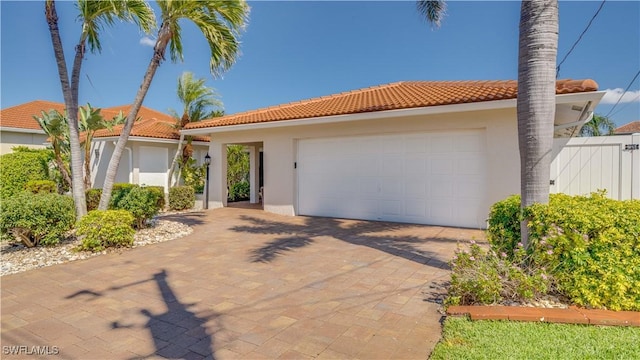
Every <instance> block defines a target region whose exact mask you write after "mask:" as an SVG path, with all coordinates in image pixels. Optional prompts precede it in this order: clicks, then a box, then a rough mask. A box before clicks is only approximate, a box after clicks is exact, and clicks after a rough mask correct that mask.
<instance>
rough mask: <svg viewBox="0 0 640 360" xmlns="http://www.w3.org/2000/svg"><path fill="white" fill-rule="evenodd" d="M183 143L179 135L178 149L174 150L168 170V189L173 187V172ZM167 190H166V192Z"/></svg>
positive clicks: (182, 138)
mask: <svg viewBox="0 0 640 360" xmlns="http://www.w3.org/2000/svg"><path fill="white" fill-rule="evenodd" d="M183 141H184V135H182V134H180V140H178V148H177V149H176V154H175V155H174V156H173V160H172V161H171V167H170V168H169V188H171V187H173V171H174V169H175V168H176V166H177V165H178V159H179V158H180V154H181V151H180V150H181V149H182V142H183ZM168 191H169V189H167V192H168ZM167 204H168V202H167Z"/></svg>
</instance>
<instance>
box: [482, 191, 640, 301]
mask: <svg viewBox="0 0 640 360" xmlns="http://www.w3.org/2000/svg"><path fill="white" fill-rule="evenodd" d="M519 202H520V199H519V197H512V198H509V199H506V200H505V201H503V202H501V204H499V205H498V204H496V205H494V207H493V208H492V212H491V214H492V217H493V216H494V215H496V219H490V220H489V231H488V233H489V241H490V242H491V244H492V245H493V247H494V249H509V248H512V247H513V246H514V243H515V244H517V243H518V242H519V241H520V230H519V226H518V227H517V228H516V227H515V224H516V223H519V221H520V215H519V214H520V211H519V209H518V210H515V209H514V208H515V207H516V206H517V207H518V208H519ZM516 204H517V205H516ZM508 214H515V215H511V216H508ZM524 215H526V216H527V217H528V218H529V219H530V222H529V227H530V235H529V236H530V242H531V247H530V250H529V252H530V256H531V259H532V262H533V263H535V264H536V265H537V266H540V267H546V268H547V269H548V271H549V272H550V274H551V275H553V277H554V278H555V281H556V286H557V288H558V290H559V291H560V293H561V294H562V295H564V296H566V297H568V298H569V299H570V300H571V301H572V302H574V303H575V304H578V305H583V306H589V307H596V308H608V309H611V310H640V201H638V200H627V201H618V200H612V199H608V198H606V197H605V196H604V194H603V193H594V194H591V195H590V196H568V195H564V194H553V195H551V197H550V201H549V204H548V205H542V204H535V205H533V206H531V207H529V208H527V209H525V210H524ZM499 218H500V219H499ZM516 229H517V231H516ZM516 246H517V245H516ZM496 251H498V250H496Z"/></svg>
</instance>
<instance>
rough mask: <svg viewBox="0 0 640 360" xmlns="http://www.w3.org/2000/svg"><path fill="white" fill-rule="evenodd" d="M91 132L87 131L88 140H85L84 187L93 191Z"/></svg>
mask: <svg viewBox="0 0 640 360" xmlns="http://www.w3.org/2000/svg"><path fill="white" fill-rule="evenodd" d="M90 132H91V130H87V131H86V136H87V138H86V139H85V140H84V187H85V189H91V142H92V141H93V136H91V135H89V133H90Z"/></svg>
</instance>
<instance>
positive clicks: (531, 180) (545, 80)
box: [417, 0, 558, 247]
mask: <svg viewBox="0 0 640 360" xmlns="http://www.w3.org/2000/svg"><path fill="white" fill-rule="evenodd" d="M417 7H418V11H419V12H420V14H421V15H423V16H424V17H425V18H426V19H427V20H428V21H429V22H431V23H433V24H435V25H439V24H440V21H441V19H442V17H443V15H444V10H445V2H444V1H442V0H438V1H424V0H420V1H418V2H417ZM518 42H519V45H518V46H519V51H518V98H517V117H518V143H519V148H520V193H521V195H522V201H521V207H522V208H525V207H528V206H530V205H532V204H534V203H541V204H547V203H548V202H549V176H550V168H551V160H552V159H551V153H552V152H551V148H552V145H553V122H554V119H555V95H556V78H555V77H556V56H557V52H558V0H531V1H522V3H521V6H520V28H519V40H518ZM520 228H521V232H522V242H523V244H524V246H525V247H527V246H528V244H529V242H528V228H527V219H526V218H525V219H524V220H523V222H522V224H521V226H520Z"/></svg>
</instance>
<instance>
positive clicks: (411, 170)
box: [297, 130, 487, 227]
mask: <svg viewBox="0 0 640 360" xmlns="http://www.w3.org/2000/svg"><path fill="white" fill-rule="evenodd" d="M485 143H486V138H485V134H484V131H483V130H469V131H454V132H426V133H419V134H394V135H381V136H359V137H337V138H319V139H305V140H300V141H299V142H298V160H297V168H298V172H297V174H298V209H299V213H300V214H301V215H316V216H329V217H341V218H352V219H366V220H384V221H395V222H407V223H418V224H438V225H449V226H464V227H482V226H483V225H484V222H485V219H486V209H485V208H484V206H483V205H484V197H485V194H484V191H483V189H485V184H486V178H487V176H486V169H487V167H486V144H485Z"/></svg>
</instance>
